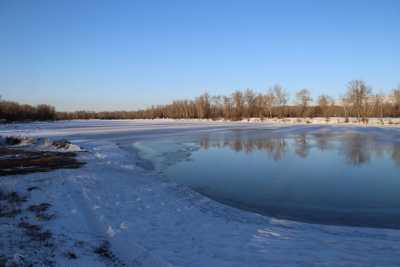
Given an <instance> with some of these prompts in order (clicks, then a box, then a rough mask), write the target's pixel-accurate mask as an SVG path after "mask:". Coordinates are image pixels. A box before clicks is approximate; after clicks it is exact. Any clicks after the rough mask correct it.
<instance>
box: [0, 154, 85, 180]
mask: <svg viewBox="0 0 400 267" xmlns="http://www.w3.org/2000/svg"><path fill="white" fill-rule="evenodd" d="M75 157H76V153H73V152H64V153H61V152H48V151H27V150H21V149H10V148H0V176H4V175H15V174H27V173H32V172H47V171H51V170H56V169H76V168H79V167H81V166H82V165H83V164H84V163H83V162H80V161H78V160H77V159H76V158H75Z"/></svg>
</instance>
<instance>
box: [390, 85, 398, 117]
mask: <svg viewBox="0 0 400 267" xmlns="http://www.w3.org/2000/svg"><path fill="white" fill-rule="evenodd" d="M391 97H392V102H393V109H394V110H393V115H394V116H400V85H399V86H398V87H397V88H396V89H393V91H392V96H391Z"/></svg>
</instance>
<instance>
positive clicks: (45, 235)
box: [18, 221, 52, 241]
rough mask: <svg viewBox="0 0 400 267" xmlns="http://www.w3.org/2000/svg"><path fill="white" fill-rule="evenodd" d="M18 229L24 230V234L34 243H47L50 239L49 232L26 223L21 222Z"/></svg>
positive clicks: (38, 226)
mask: <svg viewBox="0 0 400 267" xmlns="http://www.w3.org/2000/svg"><path fill="white" fill-rule="evenodd" d="M18 227H20V228H22V229H24V230H25V233H26V234H27V235H28V236H29V237H30V238H31V240H34V241H47V240H49V239H50V238H51V237H52V234H51V232H50V231H47V230H43V229H42V227H41V226H40V225H37V224H31V223H29V222H27V221H22V222H20V223H19V224H18Z"/></svg>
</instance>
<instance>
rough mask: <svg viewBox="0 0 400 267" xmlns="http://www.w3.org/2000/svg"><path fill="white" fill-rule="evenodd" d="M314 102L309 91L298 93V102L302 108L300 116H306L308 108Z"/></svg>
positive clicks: (304, 90)
mask: <svg viewBox="0 0 400 267" xmlns="http://www.w3.org/2000/svg"><path fill="white" fill-rule="evenodd" d="M311 101H312V98H311V96H310V91H309V90H308V89H302V90H300V91H299V92H297V93H296V102H297V104H298V105H299V108H300V114H301V115H302V116H305V114H306V111H307V107H308V105H309V103H310V102H311Z"/></svg>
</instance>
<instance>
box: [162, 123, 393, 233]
mask: <svg viewBox="0 0 400 267" xmlns="http://www.w3.org/2000/svg"><path fill="white" fill-rule="evenodd" d="M198 145H199V148H200V149H199V150H197V151H194V152H193V153H192V155H191V157H190V160H188V161H183V162H180V163H178V164H176V165H173V166H171V167H169V168H168V169H167V171H166V173H167V176H168V177H170V179H173V180H175V181H177V182H179V183H183V184H185V185H188V186H190V187H191V188H193V189H194V190H196V191H198V192H200V193H201V194H203V195H206V196H208V197H210V198H212V199H214V200H216V201H219V202H222V203H224V204H227V205H230V206H234V207H237V208H241V209H244V210H248V211H254V212H258V213H261V214H264V215H268V216H273V217H277V218H283V219H291V220H297V221H304V222H310V223H320V224H335V225H350V226H367V227H385V228H400V194H399V192H400V191H399V190H400V175H399V171H400V144H399V143H396V142H394V141H393V140H392V141H387V140H381V139H380V138H379V136H376V135H373V134H369V133H361V132H345V133H341V132H336V133H335V132H329V131H326V132H324V131H321V132H320V131H314V132H302V133H298V134H290V133H287V134H282V133H269V132H264V133H262V132H261V133H260V132H246V131H235V132H233V134H227V135H209V136H203V137H202V138H201V139H200V140H199V143H198Z"/></svg>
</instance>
